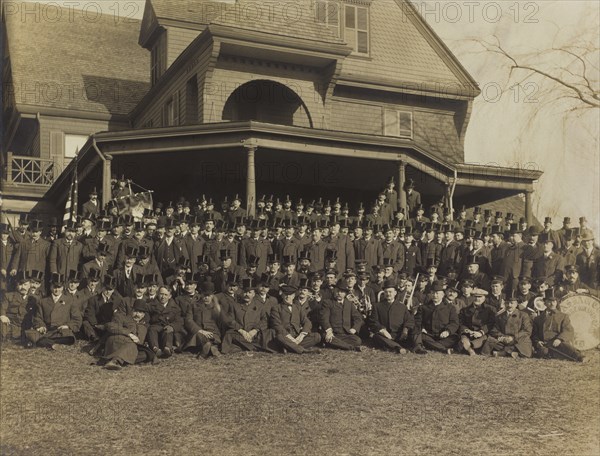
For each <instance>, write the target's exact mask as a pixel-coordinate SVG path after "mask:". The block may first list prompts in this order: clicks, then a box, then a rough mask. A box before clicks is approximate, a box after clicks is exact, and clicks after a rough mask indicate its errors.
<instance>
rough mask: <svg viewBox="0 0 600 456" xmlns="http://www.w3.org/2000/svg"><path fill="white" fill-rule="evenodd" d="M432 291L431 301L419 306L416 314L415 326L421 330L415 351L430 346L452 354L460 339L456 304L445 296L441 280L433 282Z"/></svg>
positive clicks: (432, 348)
mask: <svg viewBox="0 0 600 456" xmlns="http://www.w3.org/2000/svg"><path fill="white" fill-rule="evenodd" d="M430 292H431V296H432V299H431V301H430V302H429V303H427V304H425V305H423V306H421V307H419V310H418V311H417V314H416V315H415V326H416V330H417V331H418V332H419V334H418V336H417V349H416V350H415V353H420V352H421V351H422V350H423V349H424V348H429V349H431V350H436V351H441V352H445V353H447V354H449V355H450V354H452V353H453V347H454V346H455V345H456V343H457V342H458V340H459V336H458V327H459V322H458V315H457V314H456V309H455V308H454V306H453V305H452V304H450V303H449V302H448V301H447V300H446V299H445V298H444V284H443V283H442V282H441V281H440V280H436V281H435V282H433V284H432V286H431V290H430Z"/></svg>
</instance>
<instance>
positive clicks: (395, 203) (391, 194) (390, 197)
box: [384, 176, 400, 212]
mask: <svg viewBox="0 0 600 456" xmlns="http://www.w3.org/2000/svg"><path fill="white" fill-rule="evenodd" d="M395 187H396V182H395V181H394V176H391V177H390V178H389V180H388V181H387V185H386V188H385V190H384V193H385V199H386V201H387V203H388V204H389V205H390V207H391V209H392V212H396V211H398V210H399V209H400V202H399V200H398V192H396V190H395Z"/></svg>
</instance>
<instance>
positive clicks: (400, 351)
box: [395, 347, 406, 355]
mask: <svg viewBox="0 0 600 456" xmlns="http://www.w3.org/2000/svg"><path fill="white" fill-rule="evenodd" d="M395 350H396V353H398V354H399V355H406V349H405V348H402V347H396V349H395Z"/></svg>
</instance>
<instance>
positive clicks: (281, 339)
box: [273, 333, 321, 354]
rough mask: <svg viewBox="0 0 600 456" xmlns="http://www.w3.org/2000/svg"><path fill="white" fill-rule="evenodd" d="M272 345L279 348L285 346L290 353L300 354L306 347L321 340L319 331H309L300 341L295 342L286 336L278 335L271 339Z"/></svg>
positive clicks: (312, 345)
mask: <svg viewBox="0 0 600 456" xmlns="http://www.w3.org/2000/svg"><path fill="white" fill-rule="evenodd" d="M273 342H274V345H276V346H279V347H281V348H285V349H286V350H287V351H290V352H292V353H298V354H302V353H304V352H305V351H306V349H307V348H311V347H314V346H315V345H317V344H318V343H319V342H321V335H320V334H319V333H309V334H307V335H306V337H305V338H304V339H302V342H300V343H299V344H296V343H294V342H292V341H291V340H290V339H288V338H287V337H286V336H283V335H278V336H275V338H274V339H273Z"/></svg>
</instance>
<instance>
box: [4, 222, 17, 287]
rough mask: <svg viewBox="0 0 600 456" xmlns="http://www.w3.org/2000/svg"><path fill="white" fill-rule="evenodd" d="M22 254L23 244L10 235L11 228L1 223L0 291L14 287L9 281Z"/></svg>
mask: <svg viewBox="0 0 600 456" xmlns="http://www.w3.org/2000/svg"><path fill="white" fill-rule="evenodd" d="M20 255H21V246H20V244H18V243H17V242H15V241H14V240H13V239H11V237H10V228H9V226H8V225H7V224H6V223H0V292H1V293H5V292H6V291H7V290H9V289H10V290H12V289H14V286H13V284H12V283H9V276H10V271H11V270H13V269H14V270H16V269H17V266H18V262H19V258H20Z"/></svg>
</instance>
